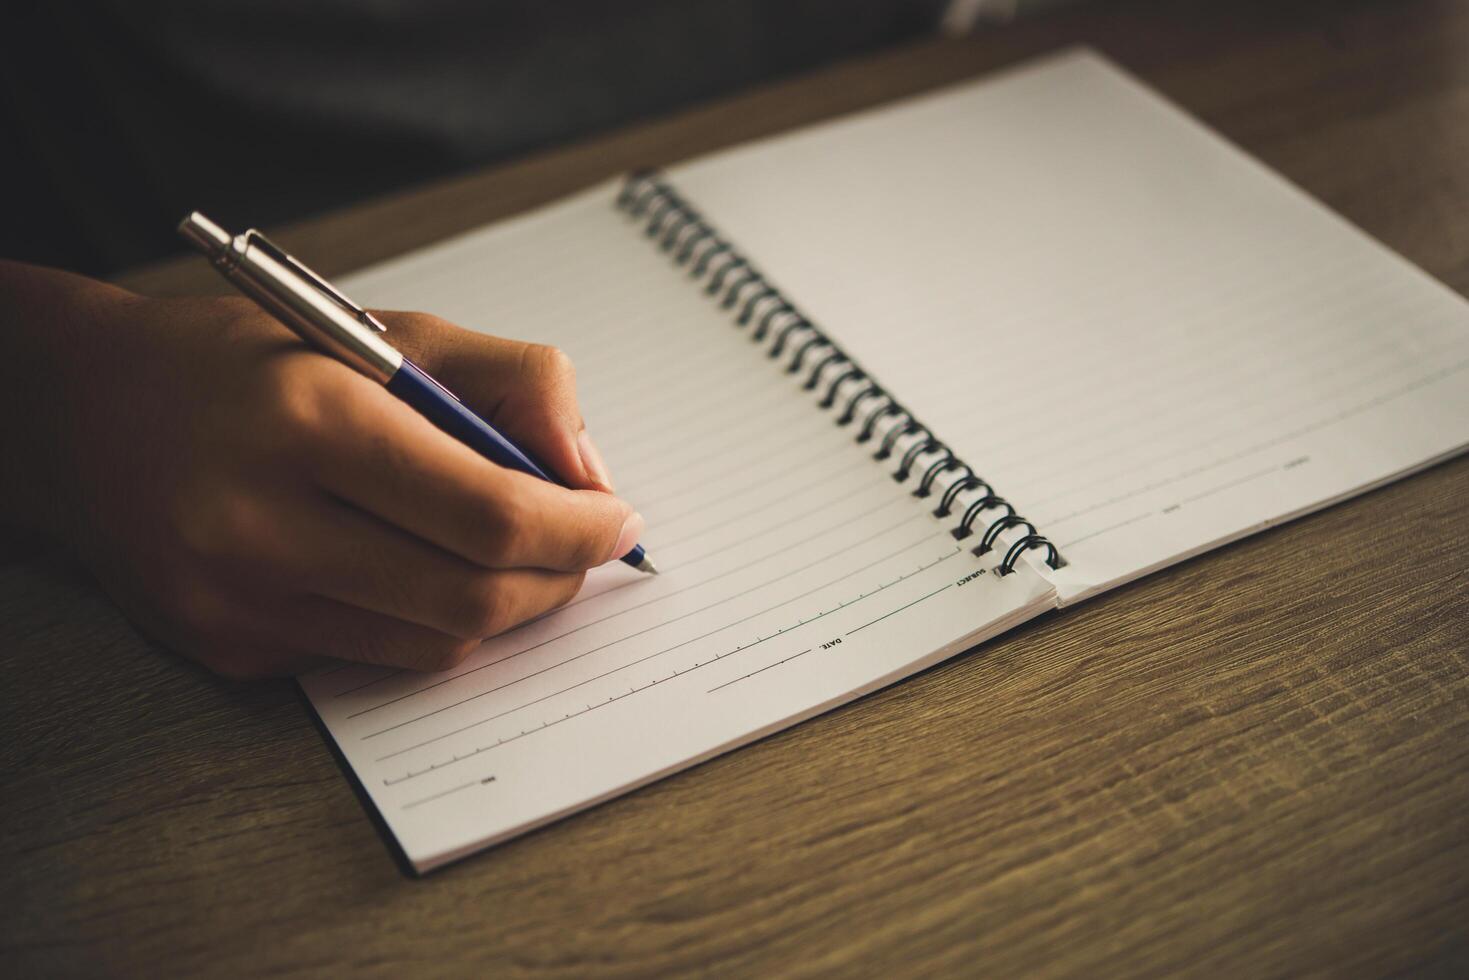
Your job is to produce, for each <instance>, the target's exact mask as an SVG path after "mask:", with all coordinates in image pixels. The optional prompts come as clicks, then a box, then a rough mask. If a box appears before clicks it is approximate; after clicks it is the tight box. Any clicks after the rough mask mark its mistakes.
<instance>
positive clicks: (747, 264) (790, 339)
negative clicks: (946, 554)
mask: <svg viewBox="0 0 1469 980" xmlns="http://www.w3.org/2000/svg"><path fill="white" fill-rule="evenodd" d="M617 206H618V208H620V209H621V210H622V211H624V212H625V213H626V214H627V215H628V216H629V217H631V218H632V219H633V220H635V221H638V222H641V223H642V224H643V233H644V234H645V235H646V236H647V237H648V238H649V239H652V240H654V241H656V242H657V244H658V248H659V249H660V250H661V251H663V252H665V253H667V254H668V255H669V256H670V257H671V260H672V261H673V263H674V264H675V265H676V266H678V267H680V268H686V269H687V270H688V275H689V277H690V278H691V279H695V280H701V281H702V282H703V289H704V292H705V294H706V295H708V296H709V297H710V298H711V299H712V300H713V301H714V302H716V303H718V304H719V306H720V308H721V309H726V310H730V311H732V319H733V321H734V324H735V326H737V327H739V328H741V329H744V328H746V327H750V326H751V325H752V324H754V329H752V330H751V331H750V340H751V341H752V342H753V343H757V344H766V343H768V344H769V347H768V349H767V354H768V356H769V357H770V358H771V359H772V360H777V361H781V360H783V361H784V362H785V370H786V373H788V374H792V375H799V374H802V373H803V372H804V373H805V374H806V377H805V380H804V381H803V382H802V387H803V388H804V389H805V390H807V391H816V390H818V389H821V390H822V393H821V395H820V396H819V397H818V400H817V405H818V406H819V407H820V408H823V409H827V410H837V409H838V407H839V406H840V410H839V413H838V415H837V418H836V424H837V425H838V426H841V427H843V428H845V427H847V426H850V425H852V424H853V423H855V422H857V421H858V420H859V419H860V420H861V425H860V426H859V427H858V429H857V433H856V435H855V436H854V437H853V441H855V442H857V443H859V444H860V443H867V442H870V441H871V440H872V439H873V438H876V437H878V433H879V426H880V425H881V424H882V423H883V422H884V420H887V419H889V418H891V420H892V421H891V422H889V423H888V428H887V429H886V431H884V432H882V434H881V438H880V440H879V442H878V448H877V450H876V451H875V452H874V453H873V458H874V459H877V460H885V459H888V458H890V457H891V456H892V455H893V454H894V453H895V452H896V451H897V447H898V444H899V442H901V441H902V440H903V439H904V438H907V437H912V439H913V441H912V443H911V444H909V445H908V446H907V448H906V449H904V450H903V452H902V455H901V456H900V457H899V460H898V465H897V467H896V468H895V469H894V471H893V474H892V475H893V479H894V480H896V481H897V482H899V483H906V482H907V481H908V480H909V479H911V478H912V477H913V475H914V474H915V473H919V472H921V473H922V476H921V477H919V478H918V483H917V486H916V488H915V489H914V490H913V496H915V497H920V498H927V497H930V496H932V495H933V494H934V492H935V491H936V489H937V486H938V484H939V482H940V480H941V478H943V477H945V476H947V475H948V474H951V473H952V474H953V476H952V478H951V480H950V482H949V483H948V485H947V486H945V487H944V489H943V492H942V494H940V496H939V504H938V506H937V507H936V508H934V511H933V515H934V516H935V517H937V518H940V519H942V518H946V517H949V516H951V515H952V514H953V513H954V509H955V507H956V506H957V505H958V503H959V498H960V497H961V496H963V495H965V494H966V493H977V494H978V496H977V497H976V498H975V499H974V500H973V501H971V502H970V503H969V504H968V505H967V506H966V507H965V509H964V513H963V516H962V517H961V518H960V520H959V523H958V525H957V526H956V527H955V528H954V529H953V530H952V532H951V533H952V534H953V536H954V538H955V539H956V540H960V541H962V540H964V539H966V538H969V537H971V536H972V535H974V534H975V533H976V530H975V527H976V523H977V522H978V521H979V519H980V515H981V514H982V513H984V512H985V511H987V510H999V511H1002V513H1001V514H1000V516H999V517H998V518H996V519H995V520H993V521H990V522H989V523H987V524H985V525H984V530H983V531H980V532H978V533H979V544H978V546H976V547H975V548H973V549H972V551H973V553H974V554H976V555H984V554H987V553H989V552H990V551H992V550H994V547H995V545H996V543H997V542H998V541H999V539H1000V536H1001V535H1002V534H1004V533H1005V531H1007V530H1009V529H1010V528H1013V527H1023V528H1025V531H1026V533H1025V535H1024V536H1023V537H1020V538H1018V539H1016V541H1015V542H1014V543H1013V544H1011V545H1010V546H1009V548H1008V549H1006V551H1005V555H1004V557H1003V558H1002V559H1001V561H1000V564H999V565H998V567H997V568H996V573H997V574H999V575H1001V576H1004V575H1008V574H1010V573H1011V572H1013V571H1014V570H1015V563H1016V562H1018V561H1019V560H1020V556H1021V555H1022V554H1024V553H1025V552H1026V551H1029V550H1031V549H1044V550H1045V552H1046V557H1045V562H1046V564H1047V565H1048V566H1050V567H1051V568H1060V567H1062V566H1063V565H1065V564H1066V562H1065V559H1063V558H1062V557H1061V554H1060V552H1059V551H1058V550H1057V549H1056V546H1055V545H1054V544H1052V543H1051V542H1050V541H1049V540H1048V539H1047V538H1045V537H1044V536H1043V535H1041V534H1040V533H1039V532H1038V531H1037V530H1036V527H1035V525H1034V524H1032V523H1031V522H1030V521H1028V520H1026V519H1025V518H1024V517H1022V516H1020V515H1019V514H1017V513H1016V511H1015V507H1014V506H1013V505H1012V504H1010V503H1009V502H1008V501H1006V500H1005V499H1004V498H1003V497H1000V496H998V495H996V494H995V492H994V489H993V488H992V487H991V486H990V485H989V483H988V482H986V481H985V480H984V479H983V478H982V477H980V476H979V475H978V474H976V473H975V471H974V470H973V468H971V467H970V466H969V464H968V463H966V462H964V461H963V460H961V459H960V458H959V457H958V456H956V455H955V454H954V452H953V450H952V449H950V448H949V447H948V446H947V445H945V444H944V443H943V442H942V441H941V440H940V439H939V438H938V436H936V435H935V434H934V433H933V431H932V430H931V429H929V428H928V426H926V425H924V424H923V423H922V422H920V421H919V420H918V418H917V417H915V416H914V415H913V413H912V412H910V411H909V410H908V409H907V408H905V407H904V406H903V405H902V404H901V403H899V402H898V400H897V399H895V398H894V397H893V396H892V395H890V394H888V392H887V390H886V389H884V388H883V387H882V386H881V385H880V384H878V382H877V381H876V380H874V379H873V377H872V376H871V374H869V373H868V372H867V371H866V369H864V368H863V367H862V366H861V365H859V364H858V363H857V362H856V361H854V360H853V359H852V358H851V357H850V356H849V355H848V354H847V353H846V352H845V351H844V350H842V348H841V347H840V346H839V345H838V344H836V342H834V341H833V340H832V339H831V338H830V337H828V336H827V335H826V333H825V332H824V331H823V330H822V329H821V328H820V327H818V326H816V324H814V323H812V322H811V320H810V319H808V318H807V317H806V316H805V315H804V314H803V313H802V312H801V311H800V310H799V309H798V308H797V307H796V306H795V304H793V303H792V302H791V301H790V300H789V299H788V298H787V297H786V296H785V295H784V294H783V293H782V292H781V291H780V288H779V287H778V286H776V285H775V284H774V283H772V282H771V281H770V280H768V279H767V278H766V277H765V274H764V273H762V272H761V271H760V270H759V268H758V267H756V266H755V265H754V264H753V263H752V262H751V261H750V260H749V259H748V258H746V257H745V256H744V255H742V254H741V253H740V252H739V250H738V249H736V248H735V246H734V245H733V244H732V243H731V242H729V241H727V240H726V239H724V238H723V237H721V236H720V235H719V233H718V232H717V231H715V229H714V228H713V226H712V225H710V224H709V223H708V222H707V221H705V220H704V218H703V216H702V215H701V214H700V213H699V212H698V211H697V210H695V209H694V208H693V207H692V206H691V205H690V204H689V203H688V202H687V201H686V200H684V199H683V198H682V197H681V196H680V195H679V194H678V192H677V191H676V190H674V188H673V187H672V186H670V185H669V184H668V183H667V182H666V181H664V180H663V179H662V178H661V177H660V176H659V175H658V174H657V173H656V172H655V171H651V170H645V171H640V172H637V173H634V174H631V175H629V176H628V178H627V180H626V181H625V182H624V184H623V186H622V189H621V191H620V192H619V193H618V195H617ZM782 318H785V322H784V323H780V322H779V321H780V320H781V319H782ZM803 334H804V336H803ZM808 362H809V363H808ZM844 386H847V387H850V388H851V389H852V390H851V391H850V392H849V393H844V392H843V390H842V389H843V387H844ZM874 400H875V403H874V404H873V405H872V407H870V408H866V407H865V404H866V403H868V402H874ZM859 409H862V410H863V411H865V415H864V414H862V412H859Z"/></svg>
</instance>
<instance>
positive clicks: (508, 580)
mask: <svg viewBox="0 0 1469 980" xmlns="http://www.w3.org/2000/svg"><path fill="white" fill-rule="evenodd" d="M256 565H257V569H259V568H264V569H270V570H272V572H273V578H274V579H275V581H276V582H277V583H278V585H279V587H280V588H282V589H287V590H291V591H297V592H311V593H314V594H317V595H320V596H323V597H325V598H329V599H333V600H336V601H338V602H342V603H346V604H348V605H352V606H357V607H359V608H362V609H367V610H371V611H373V612H376V613H381V614H383V615H385V616H390V617H392V618H394V619H400V620H403V621H405V622H410V623H414V624H417V625H419V626H425V627H428V628H430V629H433V630H437V631H438V632H441V633H446V634H448V635H450V636H456V637H461V638H465V639H482V638H484V637H487V636H495V635H496V634H499V633H503V632H505V631H506V630H509V629H513V628H514V627H516V626H518V625H520V624H521V623H523V622H525V621H526V620H528V619H531V618H533V617H535V616H539V615H540V614H542V613H544V612H546V611H548V610H550V609H554V608H556V607H557V606H561V605H564V604H565V603H567V602H569V601H570V600H571V598H572V596H574V595H576V592H577V590H578V589H579V588H581V583H582V578H583V576H582V574H581V573H580V572H553V571H543V570H541V569H533V568H515V569H504V570H489V569H486V568H483V567H481V566H479V565H476V564H474V563H473V562H470V561H466V560H465V559H463V558H460V557H459V556H457V555H453V554H450V553H449V552H446V551H444V550H442V549H440V548H437V547H435V546H433V545H430V544H427V543H425V542H424V541H422V540H420V539H418V538H415V537H413V536H412V535H409V534H406V533H404V532H403V531H401V530H399V529H398V528H395V527H392V526H390V525H388V524H385V523H383V522H382V521H380V520H378V519H377V518H375V517H371V516H369V515H367V514H363V513H361V512H359V511H356V510H353V509H351V508H350V507H348V506H347V505H345V504H342V503H340V502H336V501H330V500H322V501H320V502H319V504H318V505H316V506H312V507H309V508H305V509H303V510H302V511H301V512H300V513H298V514H295V515H292V516H291V517H288V518H285V519H283V520H282V526H281V533H280V536H279V538H278V540H277V541H275V542H274V543H270V544H264V545H262V546H261V550H260V552H259V553H258V554H257V558H256Z"/></svg>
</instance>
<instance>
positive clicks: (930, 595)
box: [847, 582, 954, 636]
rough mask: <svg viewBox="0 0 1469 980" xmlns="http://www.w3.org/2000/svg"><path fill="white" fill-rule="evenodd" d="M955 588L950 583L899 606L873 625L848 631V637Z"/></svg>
mask: <svg viewBox="0 0 1469 980" xmlns="http://www.w3.org/2000/svg"><path fill="white" fill-rule="evenodd" d="M953 587H954V583H953V582H950V583H949V584H948V585H946V586H944V587H943V588H942V589H934V590H933V591H932V592H930V593H929V594H928V595H923V596H919V597H918V598H917V599H914V600H913V601H912V602H910V603H908V604H907V605H906V606H899V607H898V608H896V609H894V610H893V611H892V612H890V613H887V614H886V615H883V616H879V617H877V618H876V619H874V620H873V621H872V623H863V624H862V625H861V626H859V627H857V628H856V629H854V630H848V631H847V635H848V636H851V635H852V634H853V633H860V632H862V631H863V630H865V629H866V628H867V627H869V626H871V625H872V624H873V623H880V622H882V621H883V620H884V619H887V618H888V616H896V615H897V614H898V613H900V612H902V611H903V610H904V609H908V608H911V607H913V606H916V605H918V604H919V603H920V602H922V601H923V600H924V599H932V598H933V597H934V596H936V595H938V594H939V593H940V592H942V591H944V589H952V588H953Z"/></svg>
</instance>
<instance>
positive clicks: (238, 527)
mask: <svg viewBox="0 0 1469 980" xmlns="http://www.w3.org/2000/svg"><path fill="white" fill-rule="evenodd" d="M171 517H172V524H173V531H174V534H175V536H176V538H177V540H178V543H179V544H180V545H181V547H182V549H183V551H184V552H185V554H187V555H189V556H191V557H192V558H194V559H197V560H205V561H210V560H218V559H224V558H230V557H237V556H239V555H241V554H242V553H243V552H245V551H246V550H247V549H248V548H249V546H250V545H251V543H252V542H256V541H258V540H259V539H260V537H261V535H262V534H263V533H264V532H265V531H266V522H265V520H264V516H263V514H262V513H261V510H260V506H259V505H258V504H257V503H256V502H255V501H254V500H253V499H252V498H251V497H249V496H248V495H246V494H243V493H239V492H236V491H231V490H227V489H224V490H221V489H213V488H208V487H196V488H194V489H191V490H190V491H188V492H185V493H181V494H180V495H179V497H178V498H177V499H176V500H175V501H174V503H173V506H172V508H171Z"/></svg>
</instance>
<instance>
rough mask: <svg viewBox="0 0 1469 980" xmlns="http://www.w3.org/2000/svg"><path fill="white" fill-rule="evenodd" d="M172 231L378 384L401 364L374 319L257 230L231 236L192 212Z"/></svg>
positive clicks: (298, 328) (249, 293) (293, 325)
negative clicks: (176, 231)
mask: <svg viewBox="0 0 1469 980" xmlns="http://www.w3.org/2000/svg"><path fill="white" fill-rule="evenodd" d="M178 230H179V234H180V235H181V236H183V238H184V240H185V241H187V242H189V244H191V245H193V246H194V247H195V248H197V249H198V250H199V251H201V252H203V253H204V255H205V256H206V257H207V258H208V259H209V260H210V262H211V263H213V264H214V267H215V268H216V269H218V270H219V271H220V274H222V275H223V276H224V277H225V278H226V279H228V280H229V281H230V282H231V283H233V284H234V285H235V286H236V287H237V288H238V289H239V290H240V292H242V293H244V294H245V295H246V296H249V297H250V298H251V299H253V300H255V302H257V303H259V304H260V305H261V306H262V307H264V308H265V310H266V311H267V312H269V313H270V314H271V315H272V316H274V317H275V318H276V319H278V320H280V321H281V322H282V323H284V324H285V325H286V326H287V327H289V328H290V329H291V330H292V331H293V332H294V333H296V334H297V335H298V336H300V337H301V338H302V339H303V340H305V341H306V342H308V343H310V344H312V345H314V346H316V347H318V348H320V349H321V350H323V351H324V352H326V353H327V354H330V355H332V356H334V357H336V358H338V359H339V360H342V361H344V362H346V363H347V364H348V365H349V366H351V367H353V368H356V369H357V370H358V371H361V372H362V373H363V374H365V375H367V376H368V377H370V378H372V379H374V380H376V381H380V382H383V383H386V382H387V381H388V379H390V378H391V377H392V376H393V375H394V374H396V373H397V371H398V368H400V367H401V366H402V365H403V355H402V354H401V353H399V352H398V351H397V350H396V349H395V348H394V347H393V346H392V345H391V344H389V343H388V342H387V341H385V340H384V339H383V338H382V336H381V335H382V333H383V332H384V331H385V330H386V329H387V328H386V327H384V326H383V325H382V323H381V322H380V321H379V320H378V319H377V318H376V317H374V316H373V315H372V314H371V313H369V312H367V311H366V310H364V309H363V308H362V307H360V306H358V305H357V304H356V303H354V302H352V301H351V300H350V299H348V298H347V297H346V296H344V295H342V293H341V292H339V291H338V290H337V289H336V288H335V287H333V286H332V285H331V284H330V283H329V282H327V281H326V280H325V279H323V278H322V277H321V276H319V275H317V274H316V273H315V272H313V271H311V270H310V269H309V268H307V267H306V266H305V265H304V264H302V263H301V262H299V261H298V260H296V259H295V258H293V257H292V256H290V255H288V254H287V253H286V252H285V251H284V250H283V249H281V248H280V247H279V246H277V245H276V244H275V243H274V242H272V241H271V240H270V239H268V238H266V237H265V236H264V235H262V234H261V233H260V232H258V231H256V230H255V229H253V228H252V229H250V230H249V231H246V232H245V233H244V234H241V235H236V236H234V237H231V236H230V234H229V233H228V232H226V231H225V230H224V229H223V228H221V227H220V226H219V225H217V224H215V223H214V222H213V221H210V220H209V219H208V218H206V217H205V216H204V215H202V214H200V213H199V212H198V211H194V212H191V213H190V214H189V215H188V217H186V218H184V220H183V221H181V222H179V228H178Z"/></svg>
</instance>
